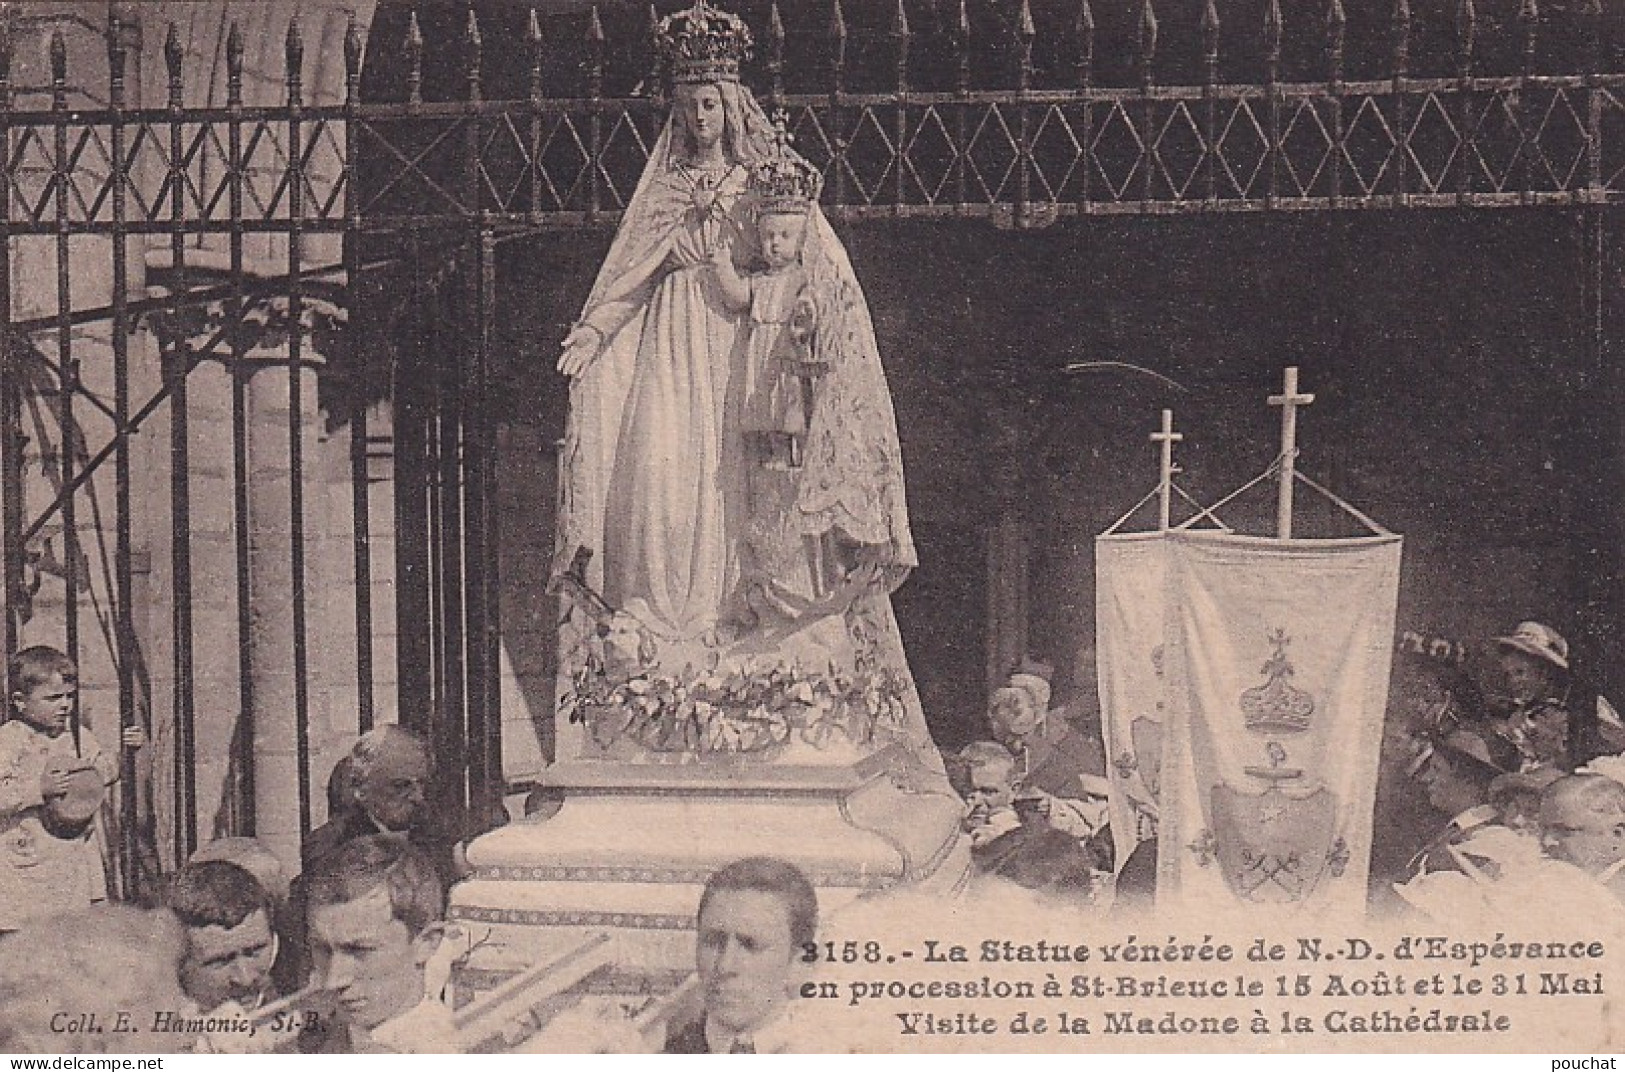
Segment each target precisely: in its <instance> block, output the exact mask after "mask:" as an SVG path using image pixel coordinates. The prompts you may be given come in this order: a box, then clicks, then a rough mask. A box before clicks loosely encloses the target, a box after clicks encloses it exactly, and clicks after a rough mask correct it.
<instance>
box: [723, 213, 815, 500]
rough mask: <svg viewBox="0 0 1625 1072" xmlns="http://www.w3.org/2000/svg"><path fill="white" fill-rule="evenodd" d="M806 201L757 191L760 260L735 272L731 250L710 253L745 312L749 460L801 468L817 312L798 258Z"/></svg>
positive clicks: (729, 294) (731, 300)
mask: <svg viewBox="0 0 1625 1072" xmlns="http://www.w3.org/2000/svg"><path fill="white" fill-rule="evenodd" d="M806 229H807V203H806V202H803V201H798V200H795V199H788V200H786V199H764V200H762V201H761V202H760V204H759V207H758V209H757V216H756V232H757V239H758V243H759V247H760V249H761V253H762V260H763V261H764V262H765V267H763V268H762V269H761V270H760V271H756V272H752V273H750V274H749V275H747V276H741V275H740V274H739V272H738V270H737V269H736V268H735V267H734V262H733V258H732V255H731V254H730V253H728V252H727V251H720V252H719V254H718V256H717V258H716V262H715V263H716V267H717V282H718V285H719V287H720V288H721V291H722V294H723V297H724V299H725V300H726V301H727V303H728V304H729V305H730V306H731V307H732V308H733V309H735V310H736V311H739V312H746V313H747V314H748V331H749V336H748V339H749V341H748V342H747V343H746V349H745V364H744V377H745V382H744V389H743V390H742V391H741V393H740V398H741V399H742V412H741V414H740V429H741V431H743V432H744V435H745V442H746V444H747V447H748V449H749V450H750V453H751V460H752V461H753V462H755V463H757V464H759V465H762V466H764V467H766V468H768V469H778V470H791V469H799V468H801V459H802V451H803V448H804V446H805V442H806V435H807V422H808V410H809V409H810V408H811V405H810V403H811V401H812V399H811V392H812V383H811V377H812V374H813V371H814V364H813V361H812V336H813V331H814V327H815V322H816V313H815V311H814V308H815V307H814V304H813V300H812V296H811V294H810V293H809V291H808V288H807V273H806V271H805V270H804V269H803V268H802V266H801V243H802V238H803V235H804V234H805V232H806Z"/></svg>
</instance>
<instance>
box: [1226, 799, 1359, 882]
mask: <svg viewBox="0 0 1625 1072" xmlns="http://www.w3.org/2000/svg"><path fill="white" fill-rule="evenodd" d="M1210 792H1211V793H1212V797H1211V804H1212V812H1211V821H1212V830H1213V842H1214V844H1213V855H1214V856H1215V857H1217V858H1218V862H1219V868H1220V871H1221V872H1222V873H1223V874H1224V878H1225V882H1226V884H1227V885H1229V887H1230V890H1231V892H1232V893H1234V894H1235V895H1236V897H1237V898H1238V899H1240V900H1243V901H1247V902H1251V903H1293V902H1300V901H1304V900H1306V899H1307V898H1308V897H1309V896H1310V895H1311V894H1312V893H1314V891H1315V889H1316V887H1317V886H1318V885H1319V884H1320V883H1321V881H1322V880H1324V879H1325V878H1326V876H1327V874H1328V873H1330V874H1331V875H1332V876H1333V877H1336V876H1337V875H1340V874H1341V873H1342V871H1343V864H1344V863H1345V862H1346V860H1347V849H1346V848H1344V847H1343V846H1341V845H1340V844H1339V841H1340V839H1338V838H1337V836H1336V833H1335V828H1336V819H1337V799H1336V797H1335V796H1334V795H1333V794H1332V793H1331V792H1329V791H1328V790H1326V789H1325V788H1324V787H1322V788H1319V789H1316V790H1314V791H1312V792H1309V793H1307V794H1304V795H1301V796H1300V795H1298V794H1296V793H1287V792H1284V791H1283V790H1282V789H1281V788H1280V787H1279V786H1271V787H1270V788H1268V789H1266V790H1265V791H1264V792H1262V793H1249V792H1245V791H1242V790H1238V789H1233V788H1231V787H1230V786H1227V785H1216V786H1214V787H1212V789H1211V790H1210ZM1339 855H1341V856H1342V859H1341V860H1339V859H1336V857H1338V856H1339Z"/></svg>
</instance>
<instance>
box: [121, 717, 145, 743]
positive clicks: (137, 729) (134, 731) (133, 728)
mask: <svg viewBox="0 0 1625 1072" xmlns="http://www.w3.org/2000/svg"><path fill="white" fill-rule="evenodd" d="M119 739H120V740H121V741H123V742H124V747H125V748H130V749H135V748H145V747H146V746H147V731H146V730H144V729H142V727H141V723H139V722H137V723H134V724H132V725H129V726H125V727H124V732H123V733H121V734H119Z"/></svg>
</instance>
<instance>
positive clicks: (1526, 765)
mask: <svg viewBox="0 0 1625 1072" xmlns="http://www.w3.org/2000/svg"><path fill="white" fill-rule="evenodd" d="M1495 647H1496V651H1497V654H1498V656H1499V663H1500V669H1501V673H1502V676H1503V680H1504V683H1505V686H1506V691H1507V694H1508V696H1507V698H1508V699H1510V700H1511V701H1512V710H1511V711H1510V712H1509V713H1508V714H1507V715H1506V716H1505V717H1504V718H1503V719H1502V720H1501V723H1500V726H1499V727H1498V731H1497V732H1498V733H1499V734H1500V735H1501V736H1502V737H1503V738H1504V739H1505V740H1507V741H1509V742H1511V744H1512V746H1513V747H1514V748H1516V749H1517V752H1518V757H1519V767H1520V769H1522V770H1526V771H1527V770H1533V769H1535V768H1537V767H1546V766H1553V767H1558V768H1561V769H1562V770H1565V771H1573V770H1574V769H1575V768H1576V767H1578V766H1581V765H1582V764H1584V763H1586V762H1587V761H1588V760H1591V759H1594V758H1596V757H1597V756H1599V755H1602V754H1604V753H1605V752H1606V751H1609V749H1608V747H1607V745H1606V743H1605V741H1604V730H1605V727H1610V728H1616V729H1617V728H1622V727H1620V725H1619V723H1620V719H1619V715H1618V714H1617V713H1615V711H1614V708H1613V706H1612V705H1611V704H1609V703H1608V701H1607V700H1605V699H1603V698H1602V697H1601V696H1598V695H1597V694H1596V693H1595V691H1593V690H1590V689H1587V688H1585V687H1584V686H1583V685H1581V684H1580V683H1578V682H1576V681H1575V679H1574V676H1573V673H1572V671H1571V669H1570V666H1569V644H1568V641H1567V640H1565V639H1564V638H1563V635H1562V634H1561V633H1559V632H1558V631H1557V630H1556V629H1553V628H1552V627H1551V626H1549V625H1545V624H1543V623H1541V622H1534V621H1528V622H1520V623H1519V624H1518V627H1517V628H1516V629H1514V630H1513V631H1512V632H1511V633H1509V634H1507V635H1506V636H1502V637H1496V638H1495ZM1616 750H1617V749H1616Z"/></svg>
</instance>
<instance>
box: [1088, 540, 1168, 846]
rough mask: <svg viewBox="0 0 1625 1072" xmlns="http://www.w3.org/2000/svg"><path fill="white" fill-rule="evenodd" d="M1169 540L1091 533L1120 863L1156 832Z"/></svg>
mask: <svg viewBox="0 0 1625 1072" xmlns="http://www.w3.org/2000/svg"><path fill="white" fill-rule="evenodd" d="M1168 543H1169V540H1168V537H1167V536H1166V534H1164V533H1160V532H1147V533H1122V534H1116V533H1113V534H1107V535H1104V536H1099V537H1097V538H1096V539H1095V623H1096V629H1095V663H1096V665H1095V669H1096V677H1097V679H1098V681H1099V685H1100V716H1101V718H1100V720H1101V727H1102V730H1103V731H1104V736H1105V739H1106V758H1107V763H1106V776H1107V778H1108V779H1109V780H1110V782H1111V788H1112V792H1111V798H1110V801H1111V826H1112V841H1113V844H1114V847H1115V848H1116V850H1117V866H1118V867H1119V868H1121V867H1122V866H1123V863H1124V861H1126V860H1127V859H1128V858H1129V856H1130V854H1132V853H1133V852H1134V850H1135V848H1136V847H1137V846H1138V845H1139V844H1140V843H1141V842H1142V841H1145V840H1146V839H1148V838H1154V837H1156V836H1157V810H1158V803H1157V797H1158V794H1159V792H1160V782H1161V778H1162V774H1161V767H1162V735H1163V725H1162V724H1163V717H1164V708H1165V706H1166V703H1165V699H1164V696H1163V659H1164V653H1165V649H1164V645H1163V636H1162V634H1163V624H1164V622H1163V618H1164V588H1165V587H1166V584H1167V566H1166V558H1167V553H1168Z"/></svg>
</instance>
